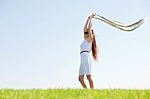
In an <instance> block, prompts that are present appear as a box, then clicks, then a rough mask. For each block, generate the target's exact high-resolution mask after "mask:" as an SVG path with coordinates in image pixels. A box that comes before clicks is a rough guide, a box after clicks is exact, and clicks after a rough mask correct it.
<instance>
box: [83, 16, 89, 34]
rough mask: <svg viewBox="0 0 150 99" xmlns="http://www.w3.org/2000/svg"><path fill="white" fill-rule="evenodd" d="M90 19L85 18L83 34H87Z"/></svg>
mask: <svg viewBox="0 0 150 99" xmlns="http://www.w3.org/2000/svg"><path fill="white" fill-rule="evenodd" d="M89 21H90V17H88V18H87V20H86V23H85V26H84V32H87V29H88V25H89Z"/></svg>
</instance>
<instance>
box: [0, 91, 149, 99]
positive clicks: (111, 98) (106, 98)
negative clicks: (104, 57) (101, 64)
mask: <svg viewBox="0 0 150 99" xmlns="http://www.w3.org/2000/svg"><path fill="white" fill-rule="evenodd" d="M0 99H150V90H126V89H101V90H99V89H94V90H91V89H45V90H44V89H24V90H23V89H22V90H21V89H19V90H15V89H0Z"/></svg>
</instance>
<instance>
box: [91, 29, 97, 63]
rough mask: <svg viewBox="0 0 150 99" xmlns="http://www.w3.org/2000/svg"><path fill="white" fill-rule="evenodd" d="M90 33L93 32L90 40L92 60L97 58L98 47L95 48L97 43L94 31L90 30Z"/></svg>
mask: <svg viewBox="0 0 150 99" xmlns="http://www.w3.org/2000/svg"><path fill="white" fill-rule="evenodd" d="M92 34H93V41H92V56H93V58H94V60H98V59H97V57H98V48H97V44H96V38H95V35H94V31H93V30H92Z"/></svg>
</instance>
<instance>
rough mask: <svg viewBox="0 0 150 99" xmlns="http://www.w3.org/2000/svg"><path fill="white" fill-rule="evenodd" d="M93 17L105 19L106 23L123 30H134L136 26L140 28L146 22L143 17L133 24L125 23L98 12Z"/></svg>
mask: <svg viewBox="0 0 150 99" xmlns="http://www.w3.org/2000/svg"><path fill="white" fill-rule="evenodd" d="M93 18H95V19H98V20H101V21H103V22H105V23H107V24H109V25H111V26H113V27H116V28H118V29H120V30H123V31H133V30H135V29H136V28H138V27H139V26H140V25H142V24H143V23H144V20H145V18H143V19H140V20H139V21H137V22H134V23H132V24H123V23H121V22H117V21H114V20H110V19H107V18H105V17H103V16H100V15H98V14H96V16H94V17H93Z"/></svg>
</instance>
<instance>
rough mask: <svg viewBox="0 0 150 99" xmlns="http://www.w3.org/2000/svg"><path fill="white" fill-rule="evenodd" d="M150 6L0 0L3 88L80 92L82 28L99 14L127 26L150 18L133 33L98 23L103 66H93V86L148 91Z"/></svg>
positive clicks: (112, 0) (125, 0)
mask: <svg viewBox="0 0 150 99" xmlns="http://www.w3.org/2000/svg"><path fill="white" fill-rule="evenodd" d="M149 5H150V1H148V0H132V1H131V0H122V1H121V0H101V1H100V0H92V1H84V0H74V1H71V0H61V1H60V0H53V1H52V0H24V1H23V0H22V1H20V0H13V1H12V0H0V13H1V15H0V88H81V85H80V84H79V82H78V69H79V66H80V54H79V53H80V48H79V47H80V44H81V42H82V41H83V35H82V34H83V26H84V23H85V21H86V18H87V16H88V15H89V14H90V13H91V12H96V13H98V14H100V15H102V16H105V17H107V18H110V19H113V20H117V21H120V22H123V23H132V22H135V21H136V20H139V19H140V18H143V17H145V16H147V17H148V20H147V21H146V22H145V23H144V24H143V25H142V26H140V27H139V28H138V29H136V30H135V31H132V32H124V31H121V30H118V29H116V28H114V27H111V26H109V25H107V24H105V23H103V22H101V21H98V20H94V23H93V26H94V27H93V28H94V32H95V34H96V38H97V44H98V46H99V51H100V52H99V62H98V63H96V62H93V70H92V71H93V76H92V77H93V80H94V84H95V88H147V89H149V88H150V79H149V75H150V73H149V70H150V61H149V60H150V44H149V43H150V39H149V37H150V33H149V26H150V20H149V16H150V13H149V10H150V6H149ZM86 83H87V81H86ZM87 84H88V83H87Z"/></svg>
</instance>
